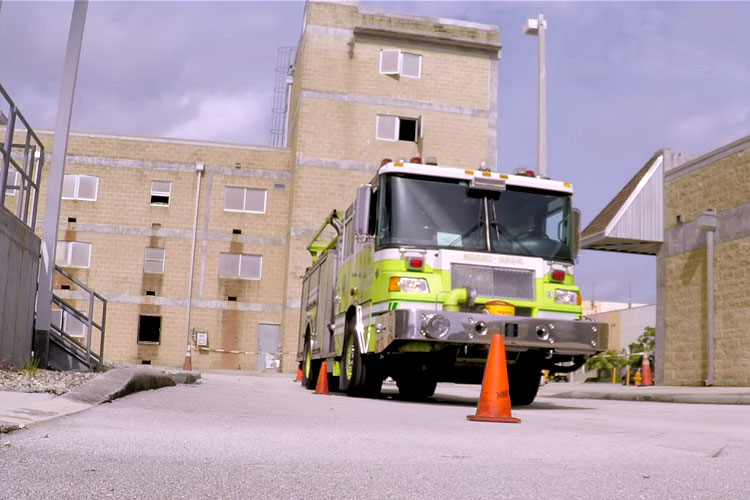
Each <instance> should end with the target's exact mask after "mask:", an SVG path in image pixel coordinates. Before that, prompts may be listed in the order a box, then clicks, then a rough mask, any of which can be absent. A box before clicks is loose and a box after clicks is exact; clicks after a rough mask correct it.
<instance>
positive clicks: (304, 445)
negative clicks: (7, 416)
mask: <svg viewBox="0 0 750 500" xmlns="http://www.w3.org/2000/svg"><path fill="white" fill-rule="evenodd" d="M292 379H293V376H292V375H290V374H286V373H285V374H261V373H254V372H240V371H232V372H220V373H213V372H211V371H207V372H203V373H202V377H201V382H200V383H197V384H179V385H177V386H174V387H165V388H162V389H159V390H156V391H142V392H138V393H136V394H131V395H129V396H128V397H124V398H119V399H116V400H114V401H112V402H111V403H107V404H100V405H97V406H94V407H91V408H89V409H88V410H86V411H82V412H79V413H76V414H74V415H69V416H66V417H63V418H57V419H54V420H50V421H47V422H39V423H37V424H34V425H31V426H29V428H28V429H25V430H23V431H17V432H12V433H9V434H5V435H3V436H2V437H1V438H0V464H2V467H0V484H1V485H2V487H1V488H0V500H6V499H7V500H22V499H33V498H43V497H46V496H50V494H51V492H53V493H54V495H55V496H57V497H60V498H71V499H92V500H94V499H95V500H100V499H102V498H115V499H120V498H122V499H132V498H164V499H183V498H184V499H186V500H196V499H216V500H218V499H221V500H230V499H248V498H251V499H255V498H259V499H265V498H273V499H279V500H284V499H290V500H292V499H299V498H315V499H327V498H329V499H336V500H345V499H356V500H369V499H373V500H375V499H378V500H379V499H382V498H388V499H389V500H400V499H404V500H414V499H429V500H454V499H456V498H472V499H487V500H501V499H512V500H526V499H528V500H538V499H540V498H565V499H571V500H577V499H591V498H596V499H597V500H598V499H602V500H610V499H611V500H622V499H624V498H627V499H631V498H632V499H644V500H646V499H652V498H668V499H680V500H682V499H698V500H703V499H706V500H717V499H718V500H724V499H727V500H734V499H738V500H739V499H744V498H747V480H746V477H747V463H748V462H750V428H749V427H748V426H747V421H748V415H749V414H750V408H745V406H743V405H721V406H720V405H713V404H704V405H700V404H691V405H687V404H671V403H658V402H648V403H644V402H638V401H607V400H601V399H600V400H591V399H588V400H579V399H556V398H551V397H545V396H542V397H539V398H538V399H537V400H536V401H535V402H534V403H533V404H532V405H530V406H525V407H516V408H513V416H514V417H516V418H519V419H520V420H521V422H520V423H519V424H497V423H483V422H472V421H469V420H467V418H466V417H467V415H470V414H473V413H474V412H475V410H476V402H477V396H478V394H479V386H476V385H463V384H439V385H438V388H437V392H436V394H435V397H434V398H430V399H429V400H427V401H423V402H411V401H403V400H400V399H399V398H398V396H397V388H396V386H395V384H393V383H390V382H389V383H386V384H384V387H383V396H382V397H381V398H377V399H368V398H349V397H346V396H343V395H342V394H333V395H330V396H320V395H315V394H313V392H312V391H308V390H305V389H303V388H302V387H300V384H299V383H293V381H292ZM566 385H568V386H569V387H568V389H570V388H572V387H576V386H575V385H571V384H550V386H547V387H545V388H543V389H542V391H543V392H545V393H546V392H547V391H551V390H552V389H554V390H555V391H557V390H560V391H561V390H562V389H563V388H564V386H566ZM602 387H603V385H597V386H596V388H597V389H598V390H600V391H602V390H603V389H602ZM591 389H592V390H594V386H592V387H591ZM608 389H610V390H611V389H612V388H611V387H610V388H608ZM636 389H639V390H647V391H648V390H652V389H647V388H631V390H632V391H635V390H636ZM696 389H697V388H696ZM636 394H637V393H636ZM600 395H601V394H600Z"/></svg>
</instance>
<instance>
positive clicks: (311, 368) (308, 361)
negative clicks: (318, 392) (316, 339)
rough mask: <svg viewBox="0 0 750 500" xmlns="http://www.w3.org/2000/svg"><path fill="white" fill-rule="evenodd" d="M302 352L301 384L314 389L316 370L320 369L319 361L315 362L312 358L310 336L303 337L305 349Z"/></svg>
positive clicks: (316, 376) (316, 378)
mask: <svg viewBox="0 0 750 500" xmlns="http://www.w3.org/2000/svg"><path fill="white" fill-rule="evenodd" d="M303 352H304V353H303V354H302V367H301V368H302V386H303V387H305V388H306V389H310V390H312V389H315V384H316V382H317V380H318V371H319V369H320V363H317V362H316V361H315V360H314V359H312V346H311V345H310V337H308V338H307V339H305V350H304V351H303Z"/></svg>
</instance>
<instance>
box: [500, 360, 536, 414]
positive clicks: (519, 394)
mask: <svg viewBox="0 0 750 500" xmlns="http://www.w3.org/2000/svg"><path fill="white" fill-rule="evenodd" d="M541 377H542V367H541V365H540V363H539V361H538V359H537V358H536V357H535V356H534V355H533V354H532V353H531V352H527V353H524V354H522V355H521V357H520V358H519V360H518V361H517V362H516V364H514V365H511V366H509V367H508V382H509V385H510V402H511V404H512V405H514V406H527V405H530V404H531V403H533V402H534V399H535V398H536V393H537V391H539V383H540V382H539V381H540V379H541Z"/></svg>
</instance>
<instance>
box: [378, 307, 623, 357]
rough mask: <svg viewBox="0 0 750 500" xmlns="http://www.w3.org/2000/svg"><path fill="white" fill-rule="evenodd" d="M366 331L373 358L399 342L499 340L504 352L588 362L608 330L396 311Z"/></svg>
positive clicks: (575, 323) (590, 324)
mask: <svg viewBox="0 0 750 500" xmlns="http://www.w3.org/2000/svg"><path fill="white" fill-rule="evenodd" d="M371 331H372V332H373V333H374V334H375V336H376V339H375V347H376V351H377V352H384V351H386V350H388V349H389V348H390V347H391V346H392V345H395V344H400V343H402V342H403V341H417V342H428V343H430V342H433V343H435V342H437V343H451V344H489V343H490V339H491V337H492V336H493V335H496V334H499V335H502V336H503V337H504V339H505V348H506V350H508V351H525V350H528V349H545V350H549V351H554V352H555V353H556V354H562V355H567V354H570V355H584V356H586V357H588V356H592V355H594V354H596V353H598V352H601V351H603V350H605V349H606V348H607V341H608V336H609V325H607V324H606V323H598V322H594V321H588V320H568V319H549V318H528V317H519V316H493V315H489V314H476V313H463V312H444V311H434V310H432V311H430V310H420V309H398V310H396V311H390V312H388V313H385V314H382V315H380V316H378V317H377V318H376V319H375V321H374V323H373V328H372V330H371Z"/></svg>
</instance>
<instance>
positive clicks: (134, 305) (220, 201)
mask: <svg viewBox="0 0 750 500" xmlns="http://www.w3.org/2000/svg"><path fill="white" fill-rule="evenodd" d="M43 137H44V138H45V140H46V141H48V142H50V143H51V142H52V141H51V136H49V134H46V135H44V136H43ZM68 150H69V155H68V162H67V164H66V174H85V175H93V176H96V177H98V179H99V181H98V182H99V184H98V193H97V200H96V201H94V202H90V201H74V200H63V201H62V202H61V212H60V226H59V233H58V240H61V241H78V242H85V243H91V245H92V247H91V265H90V268H88V269H79V268H67V271H68V272H70V273H71V274H72V275H73V276H74V277H76V278H78V279H80V280H81V281H83V282H84V283H86V284H87V285H88V286H90V287H92V288H93V289H94V290H96V291H98V292H100V293H102V294H103V295H104V296H105V297H106V298H107V299H108V300H109V304H108V314H107V332H106V339H105V359H110V360H115V361H124V362H131V363H140V362H143V361H149V362H151V363H152V364H164V365H173V366H177V365H181V364H182V361H183V359H184V356H185V336H186V321H187V312H186V308H187V288H188V276H189V271H190V251H191V239H192V231H193V216H194V208H195V196H196V184H197V173H196V170H195V163H196V162H200V163H203V164H204V165H205V172H204V174H203V178H202V181H201V190H200V199H199V207H198V225H197V239H196V251H195V267H194V280H193V307H192V312H191V330H193V329H197V330H205V331H207V332H208V335H209V342H210V347H211V348H213V349H221V350H235V351H238V350H239V351H242V352H256V351H257V341H258V339H257V325H258V323H275V324H279V323H280V321H281V317H280V312H281V305H280V304H281V302H282V297H283V296H284V295H285V294H284V290H283V283H284V276H285V268H284V266H285V265H286V261H285V260H286V247H287V238H286V231H287V227H288V224H287V221H286V214H287V211H288V199H289V196H290V191H291V190H290V187H289V184H290V180H291V176H290V173H289V170H290V154H289V152H288V150H284V149H273V148H265V147H253V146H244V145H232V144H221V143H204V142H199V141H180V140H169V139H158V138H136V137H120V136H118V137H112V136H106V135H97V134H75V133H74V134H72V135H71V138H70V142H69V149H68ZM153 180H158V181H169V182H171V183H172V185H171V195H170V200H169V205H168V206H153V205H151V203H150V201H151V200H150V196H151V181H153ZM43 186H45V187H46V182H44V183H43ZM226 186H234V187H249V188H255V189H262V190H265V191H266V211H265V213H262V214H258V213H238V212H229V211H225V210H224V189H225V187H226ZM42 196H43V198H46V189H43V190H42ZM41 207H42V210H40V220H39V222H38V225H37V227H38V228H39V229H41V226H42V223H43V219H44V210H43V207H44V205H43V202H42V205H41ZM69 218H74V219H75V222H70V221H69ZM234 230H239V231H240V233H241V234H234V233H233V231H234ZM147 247H156V248H164V249H165V262H164V273H162V274H159V273H145V272H144V268H143V265H144V255H145V249H146V248H147ZM222 252H230V253H242V254H253V255H260V256H261V257H262V270H261V279H260V280H239V279H227V278H220V277H219V271H218V260H219V255H220V253H222ZM58 281H59V280H58ZM61 284H62V283H61V282H57V283H56V284H55V286H56V288H57V290H56V291H55V292H56V293H57V294H59V295H61V296H63V297H68V298H69V299H70V300H74V299H75V298H76V297H78V296H79V295H80V292H78V291H76V289H75V286H72V287H71V290H69V291H66V290H60V289H59V285H61ZM149 292H153V294H154V295H147V293H149ZM230 297H232V298H234V299H235V300H229V298H230ZM76 305H78V306H79V307H82V308H84V309H85V306H86V304H84V303H79V302H76ZM139 315H157V316H161V336H160V341H159V343H158V344H147V343H139V342H138V320H139ZM191 337H192V335H191ZM191 340H192V338H191ZM195 360H196V363H198V364H197V365H196V366H197V367H201V366H202V367H206V368H208V367H215V368H232V369H236V368H238V367H241V368H242V369H253V368H254V367H255V362H256V356H255V355H254V354H247V355H246V354H241V355H238V354H229V353H219V352H215V351H210V352H208V353H202V354H201V355H200V356H198V355H196V356H195Z"/></svg>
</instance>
